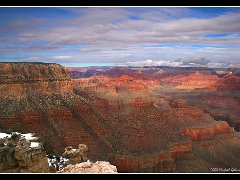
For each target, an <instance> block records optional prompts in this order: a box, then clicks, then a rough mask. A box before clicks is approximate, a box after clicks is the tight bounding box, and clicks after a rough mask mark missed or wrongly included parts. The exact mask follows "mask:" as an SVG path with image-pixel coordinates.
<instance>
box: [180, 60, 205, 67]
mask: <svg viewBox="0 0 240 180" xmlns="http://www.w3.org/2000/svg"><path fill="white" fill-rule="evenodd" d="M209 62H210V61H209V60H207V59H205V58H196V59H188V60H184V61H183V65H189V66H206V65H208V63H209Z"/></svg>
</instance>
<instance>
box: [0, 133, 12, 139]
mask: <svg viewBox="0 0 240 180" xmlns="http://www.w3.org/2000/svg"><path fill="white" fill-rule="evenodd" d="M5 137H11V135H10V134H6V133H0V139H3V138H5Z"/></svg>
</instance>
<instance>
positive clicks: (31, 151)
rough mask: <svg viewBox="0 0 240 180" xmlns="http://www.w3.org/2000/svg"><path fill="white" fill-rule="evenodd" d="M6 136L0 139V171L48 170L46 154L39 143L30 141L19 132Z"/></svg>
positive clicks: (43, 171)
mask: <svg viewBox="0 0 240 180" xmlns="http://www.w3.org/2000/svg"><path fill="white" fill-rule="evenodd" d="M6 136H8V137H6V138H3V139H0V141H1V144H0V172H2V173H11V172H14V173H47V172H49V170H50V169H49V166H48V163H47V156H46V153H45V151H44V149H43V146H42V145H41V144H40V143H38V142H30V141H29V140H27V139H25V137H24V136H22V135H21V134H12V135H11V136H10V135H7V134H6ZM9 136H10V137H9Z"/></svg>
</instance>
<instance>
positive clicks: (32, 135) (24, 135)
mask: <svg viewBox="0 0 240 180" xmlns="http://www.w3.org/2000/svg"><path fill="white" fill-rule="evenodd" d="M22 136H23V137H24V138H25V139H26V140H28V141H36V140H38V137H34V134H32V133H27V134H22Z"/></svg>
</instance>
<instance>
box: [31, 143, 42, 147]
mask: <svg viewBox="0 0 240 180" xmlns="http://www.w3.org/2000/svg"><path fill="white" fill-rule="evenodd" d="M30 147H31V148H39V147H41V145H40V143H38V142H31V145H30Z"/></svg>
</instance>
